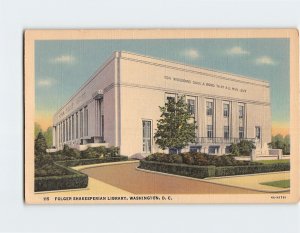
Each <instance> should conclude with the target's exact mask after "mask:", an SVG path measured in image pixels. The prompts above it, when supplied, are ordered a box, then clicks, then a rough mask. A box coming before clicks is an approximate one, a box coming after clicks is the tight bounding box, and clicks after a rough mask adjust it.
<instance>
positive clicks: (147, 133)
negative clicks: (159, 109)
mask: <svg viewBox="0 0 300 233" xmlns="http://www.w3.org/2000/svg"><path fill="white" fill-rule="evenodd" d="M143 152H144V153H151V121H143Z"/></svg>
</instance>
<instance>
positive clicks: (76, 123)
mask: <svg viewBox="0 0 300 233" xmlns="http://www.w3.org/2000/svg"><path fill="white" fill-rule="evenodd" d="M75 128H76V138H78V112H76V122H75Z"/></svg>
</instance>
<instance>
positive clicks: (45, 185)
mask: <svg viewBox="0 0 300 233" xmlns="http://www.w3.org/2000/svg"><path fill="white" fill-rule="evenodd" d="M55 165H56V166H60V167H61V168H63V169H66V170H68V172H70V173H71V174H70V175H64V176H45V177H36V178H35V179H34V191H35V192H40V191H51V190H62V189H75V188H76V189H77V188H86V187H87V185H88V176H87V175H86V174H83V173H81V172H78V171H75V170H73V169H71V168H67V167H63V166H62V165H59V164H55Z"/></svg>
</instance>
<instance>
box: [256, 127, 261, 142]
mask: <svg viewBox="0 0 300 233" xmlns="http://www.w3.org/2000/svg"><path fill="white" fill-rule="evenodd" d="M255 139H258V140H259V139H260V127H259V126H256V127H255Z"/></svg>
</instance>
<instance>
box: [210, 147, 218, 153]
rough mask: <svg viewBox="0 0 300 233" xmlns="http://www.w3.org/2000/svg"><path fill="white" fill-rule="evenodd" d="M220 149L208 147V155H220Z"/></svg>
mask: <svg viewBox="0 0 300 233" xmlns="http://www.w3.org/2000/svg"><path fill="white" fill-rule="evenodd" d="M218 152H219V147H218V146H210V147H208V153H209V154H218Z"/></svg>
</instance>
